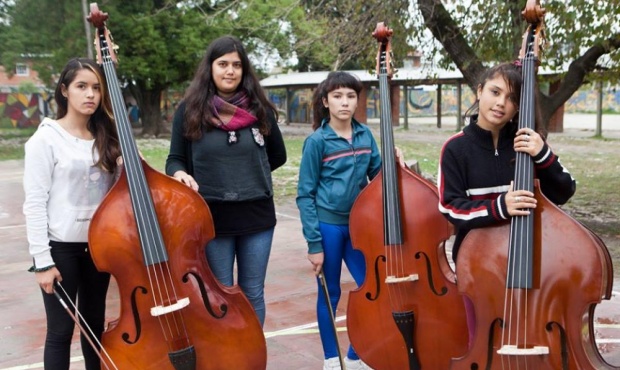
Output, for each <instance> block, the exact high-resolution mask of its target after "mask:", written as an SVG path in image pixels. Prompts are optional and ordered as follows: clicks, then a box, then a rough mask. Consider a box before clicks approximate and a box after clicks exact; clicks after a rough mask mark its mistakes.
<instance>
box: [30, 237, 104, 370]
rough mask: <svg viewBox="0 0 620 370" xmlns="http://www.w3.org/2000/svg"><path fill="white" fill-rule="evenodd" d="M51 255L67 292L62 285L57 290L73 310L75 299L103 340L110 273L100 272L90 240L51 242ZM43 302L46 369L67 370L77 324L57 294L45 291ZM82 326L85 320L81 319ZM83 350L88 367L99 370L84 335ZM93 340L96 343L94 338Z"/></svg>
mask: <svg viewBox="0 0 620 370" xmlns="http://www.w3.org/2000/svg"><path fill="white" fill-rule="evenodd" d="M50 246H51V247H52V258H53V259H54V263H55V264H56V268H58V271H60V274H61V276H62V282H61V283H60V284H61V285H62V286H63V288H64V290H65V291H66V292H67V295H68V297H67V295H65V294H64V292H63V291H62V289H60V287H58V286H56V287H55V289H56V291H57V292H58V293H59V294H60V296H61V297H62V298H63V300H64V301H65V303H67V305H68V306H69V307H70V309H71V311H74V309H73V307H71V304H70V303H69V299H70V300H71V301H72V302H74V303H75V302H76V296H77V298H78V302H77V306H78V310H79V312H80V313H81V315H82V317H83V319H84V320H85V321H86V323H87V324H88V326H90V328H91V329H92V331H93V333H95V335H96V336H97V339H99V340H100V339H101V333H102V332H103V325H104V321H105V299H106V294H107V291H108V285H109V283H110V275H109V274H108V273H102V272H99V271H97V269H96V268H95V265H94V263H93V260H92V258H91V256H90V253H89V251H88V244H87V243H59V242H54V241H52V242H50ZM42 292H43V303H44V304H45V314H46V315H47V336H46V338H45V350H44V352H43V362H44V364H45V370H68V369H69V359H70V357H71V338H72V337H73V331H74V328H75V323H74V321H73V319H72V318H71V316H69V314H68V313H67V311H66V310H65V309H64V308H63V307H62V305H61V304H60V302H59V301H58V299H57V298H56V296H54V295H53V294H47V293H45V292H44V291H43V290H42ZM80 322H81V324H82V326H83V327H85V326H84V324H83V322H82V321H80ZM86 331H87V332H88V329H86ZM89 335H90V334H89ZM80 339H81V345H82V353H83V355H84V362H85V364H86V369H87V370H99V369H101V364H100V362H101V361H100V360H99V357H98V356H97V351H95V350H94V349H93V348H92V347H91V345H90V344H89V343H88V340H87V339H86V338H85V337H84V335H83V334H81V335H80ZM93 342H94V343H96V342H95V341H94V340H93Z"/></svg>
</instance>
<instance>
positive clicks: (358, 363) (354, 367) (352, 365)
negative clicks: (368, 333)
mask: <svg viewBox="0 0 620 370" xmlns="http://www.w3.org/2000/svg"><path fill="white" fill-rule="evenodd" d="M344 366H346V367H347V370H372V368H371V367H370V366H368V365H366V363H364V361H362V360H351V359H350V358H348V357H346V358H345V359H344Z"/></svg>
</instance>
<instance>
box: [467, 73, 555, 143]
mask: <svg viewBox="0 0 620 370" xmlns="http://www.w3.org/2000/svg"><path fill="white" fill-rule="evenodd" d="M498 76H501V77H502V78H504V81H506V84H507V85H508V88H509V89H510V94H511V98H510V99H511V100H512V103H513V104H514V105H515V106H516V107H517V113H516V114H515V115H514V117H512V119H511V120H510V121H509V122H508V124H509V125H513V126H514V129H515V130H516V127H517V126H518V124H519V104H520V103H521V84H522V83H523V77H522V72H521V67H520V66H519V65H517V64H515V63H512V62H511V63H501V64H498V65H496V66H494V67H492V68H489V69H487V70H486V71H485V72H484V73H483V74H482V75H481V76H480V83H479V85H478V88H479V89H484V86H485V85H486V83H487V82H488V81H490V80H492V79H494V78H496V77H498ZM536 96H538V94H537V93H536ZM534 105H535V112H534V113H535V114H534V117H535V119H534V121H535V130H536V131H537V132H538V133H539V134H541V136H543V138H545V137H546V132H545V131H544V129H543V125H542V116H541V114H540V105H539V104H538V98H536V104H534ZM478 111H479V101H478V99H476V102H475V103H474V104H473V105H472V106H471V107H469V109H468V110H467V111H466V112H465V116H468V117H471V116H472V115H474V114H478Z"/></svg>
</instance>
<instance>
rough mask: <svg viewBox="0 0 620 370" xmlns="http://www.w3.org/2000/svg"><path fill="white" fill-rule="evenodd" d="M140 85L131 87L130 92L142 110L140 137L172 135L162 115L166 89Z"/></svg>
mask: <svg viewBox="0 0 620 370" xmlns="http://www.w3.org/2000/svg"><path fill="white" fill-rule="evenodd" d="M140 85H141V84H140V83H138V84H136V85H129V91H130V92H131V94H132V95H133V97H134V98H135V99H136V101H137V103H138V107H139V108H140V121H141V122H142V132H141V133H140V136H141V137H144V138H150V137H156V136H160V135H162V134H168V133H170V130H169V129H168V127H166V126H165V125H164V120H163V119H162V113H161V95H162V92H163V91H164V90H165V87H164V86H159V85H156V86H153V87H151V88H146V87H140Z"/></svg>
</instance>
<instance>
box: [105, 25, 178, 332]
mask: <svg viewBox="0 0 620 370" xmlns="http://www.w3.org/2000/svg"><path fill="white" fill-rule="evenodd" d="M99 37H100V40H101V43H102V45H105V47H102V48H101V54H102V66H103V69H104V71H105V74H106V77H107V78H106V80H107V84H108V90H109V95H110V99H111V101H112V106H113V107H117V108H118V107H122V106H123V99H122V96H121V94H120V86H119V85H118V79H117V77H116V70H115V67H114V64H113V61H112V58H111V55H110V49H109V48H110V47H111V45H108V43H107V40H106V38H105V34H104V33H103V32H100V35H99ZM118 110H119V109H115V110H114V118H115V120H116V123H117V129H118V131H119V140H120V143H121V148H122V152H123V162H124V165H125V168H126V171H125V173H126V174H127V181H128V184H129V191H130V195H131V196H130V199H131V202H132V206H133V210H134V216H135V220H136V224H137V226H138V228H137V229H138V235H139V238H140V244H141V246H142V252H143V257H144V262H145V265H146V267H147V274H148V279H149V284H150V287H151V292H152V294H151V295H152V298H153V304H154V307H164V306H165V305H166V304H167V303H171V302H176V301H177V293H176V290H175V287H174V284H173V283H172V274H171V272H170V267H169V265H168V263H167V261H168V256H167V253H166V250H165V245H164V241H163V237H162V234H161V230H160V228H159V223H158V221H157V219H156V217H155V216H156V213H155V211H154V205H153V200H152V197H151V194H150V190H149V187H148V184H147V181H146V178H145V175H144V171H143V170H142V168H141V165H140V156H139V152H138V149H137V146H136V144H135V140H134V139H133V133H132V132H131V126H130V124H129V122H128V120H127V117H126V116H125V115H123V114H121V113H120V112H118ZM149 216H150V217H149ZM164 265H165V266H164ZM160 280H161V281H160ZM167 313H168V312H165V310H164V314H158V315H156V316H157V318H158V321H159V323H160V326H161V328H162V333H163V335H164V338H165V339H166V341H167V342H168V339H169V337H170V338H173V337H175V335H174V332H175V331H176V333H184V335H185V338H188V337H189V336H188V335H187V328H186V326H185V324H184V320H183V316H182V314H181V313H179V312H177V310H174V311H172V312H170V313H172V314H173V317H172V318H170V317H169V315H168V314H167ZM162 316H164V318H163V320H162ZM163 321H165V323H164V322H163ZM171 321H172V323H171ZM180 326H182V327H180ZM167 332H168V333H167ZM188 341H189V340H188Z"/></svg>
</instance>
